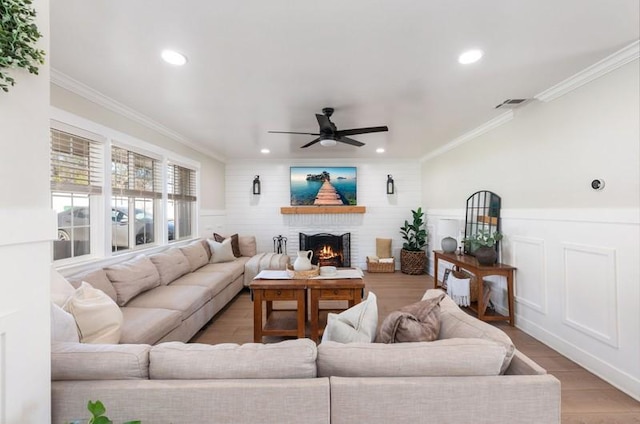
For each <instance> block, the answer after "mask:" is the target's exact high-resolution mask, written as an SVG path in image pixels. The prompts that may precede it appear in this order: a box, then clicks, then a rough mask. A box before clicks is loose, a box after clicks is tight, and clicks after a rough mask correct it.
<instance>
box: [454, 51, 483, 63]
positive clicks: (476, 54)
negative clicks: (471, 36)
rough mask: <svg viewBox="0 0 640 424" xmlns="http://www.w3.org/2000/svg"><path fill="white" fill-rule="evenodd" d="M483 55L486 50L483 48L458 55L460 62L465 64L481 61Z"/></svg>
mask: <svg viewBox="0 0 640 424" xmlns="http://www.w3.org/2000/svg"><path fill="white" fill-rule="evenodd" d="M482 56H484V52H483V51H482V50H478V49H474V50H467V51H466V52H464V53H462V54H461V55H460V56H459V57H458V62H460V63H461V64H463V65H469V64H471V63H475V62H477V61H479V60H480V59H481V58H482Z"/></svg>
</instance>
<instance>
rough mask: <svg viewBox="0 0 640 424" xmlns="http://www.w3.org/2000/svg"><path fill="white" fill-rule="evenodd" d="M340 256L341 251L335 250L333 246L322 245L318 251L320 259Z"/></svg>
mask: <svg viewBox="0 0 640 424" xmlns="http://www.w3.org/2000/svg"><path fill="white" fill-rule="evenodd" d="M338 256H340V255H339V253H336V252H334V251H333V249H332V248H331V246H326V245H325V246H322V249H320V251H318V259H320V260H326V259H333V258H336V257H338Z"/></svg>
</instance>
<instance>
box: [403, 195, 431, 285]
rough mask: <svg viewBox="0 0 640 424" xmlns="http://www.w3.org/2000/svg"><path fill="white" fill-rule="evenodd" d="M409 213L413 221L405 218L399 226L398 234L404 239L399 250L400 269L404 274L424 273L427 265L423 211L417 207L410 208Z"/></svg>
mask: <svg viewBox="0 0 640 424" xmlns="http://www.w3.org/2000/svg"><path fill="white" fill-rule="evenodd" d="M411 214H412V215H413V222H412V223H409V221H407V220H405V221H404V225H403V226H402V227H400V234H402V238H403V239H404V240H405V242H404V243H403V244H402V250H401V251H400V270H401V271H402V272H403V273H405V274H424V272H425V269H426V265H427V254H426V253H425V251H424V247H425V246H426V244H427V230H426V228H425V222H424V219H423V218H424V212H422V208H421V207H419V208H418V209H417V210H412V211H411Z"/></svg>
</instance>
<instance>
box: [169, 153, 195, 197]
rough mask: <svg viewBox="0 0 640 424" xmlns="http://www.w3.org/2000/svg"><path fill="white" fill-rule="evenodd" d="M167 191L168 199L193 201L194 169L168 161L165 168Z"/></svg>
mask: <svg viewBox="0 0 640 424" xmlns="http://www.w3.org/2000/svg"><path fill="white" fill-rule="evenodd" d="M167 193H168V196H169V200H186V201H192V202H193V201H195V200H196V199H197V198H196V171H194V170H193V169H189V168H185V167H182V166H180V165H176V164H172V163H169V167H168V170H167Z"/></svg>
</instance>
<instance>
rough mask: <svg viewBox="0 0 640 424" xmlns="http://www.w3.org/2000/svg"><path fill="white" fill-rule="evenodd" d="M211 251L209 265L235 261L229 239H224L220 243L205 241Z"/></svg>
mask: <svg viewBox="0 0 640 424" xmlns="http://www.w3.org/2000/svg"><path fill="white" fill-rule="evenodd" d="M207 242H208V243H209V248H210V249H211V260H210V261H209V263H212V264H217V263H220V262H231V261H233V260H235V259H236V257H235V256H234V254H233V249H232V248H231V239H225V240H224V241H223V242H222V243H219V242H217V241H215V240H210V239H207Z"/></svg>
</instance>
